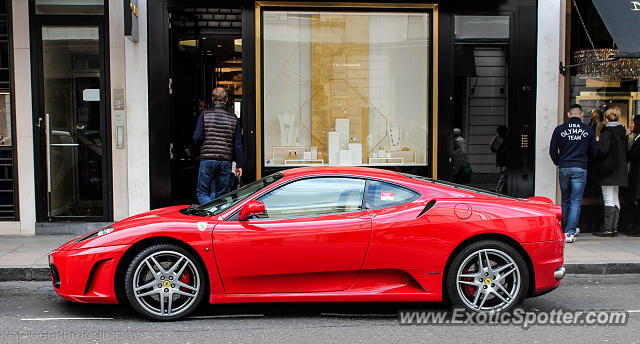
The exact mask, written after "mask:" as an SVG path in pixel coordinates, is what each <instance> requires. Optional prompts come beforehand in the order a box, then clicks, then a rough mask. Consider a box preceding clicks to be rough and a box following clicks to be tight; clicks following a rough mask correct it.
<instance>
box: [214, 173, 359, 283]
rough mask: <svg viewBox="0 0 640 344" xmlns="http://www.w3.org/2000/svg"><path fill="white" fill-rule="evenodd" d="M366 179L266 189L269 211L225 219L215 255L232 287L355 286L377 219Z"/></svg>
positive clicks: (319, 180)
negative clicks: (370, 209)
mask: <svg viewBox="0 0 640 344" xmlns="http://www.w3.org/2000/svg"><path fill="white" fill-rule="evenodd" d="M364 189H365V180H363V179H358V178H342V177H316V178H306V179H299V180H295V181H292V182H290V183H287V184H285V185H283V186H282V187H279V188H276V189H275V190H272V191H270V192H268V193H267V194H265V195H263V196H260V197H259V198H258V200H259V201H261V202H263V203H264V204H265V210H266V212H265V214H263V215H260V216H257V217H250V218H249V219H247V220H245V221H238V220H237V216H232V217H231V219H230V220H228V221H223V222H221V223H219V224H218V225H217V226H216V227H215V229H214V232H213V247H214V254H215V257H216V262H217V264H218V269H219V272H220V276H221V278H222V282H223V284H224V288H225V291H226V292H227V293H286V292H326V291H338V290H344V289H347V288H349V287H350V286H351V285H352V284H353V282H354V281H355V279H356V276H357V274H358V271H360V269H361V267H362V264H363V261H364V258H365V254H366V252H367V246H368V245H369V239H370V236H371V219H370V217H369V216H368V213H367V211H365V210H363V196H364Z"/></svg>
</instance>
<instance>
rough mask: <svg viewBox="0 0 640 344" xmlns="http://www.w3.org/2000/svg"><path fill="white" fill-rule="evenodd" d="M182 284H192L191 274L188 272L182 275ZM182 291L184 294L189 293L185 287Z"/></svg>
mask: <svg viewBox="0 0 640 344" xmlns="http://www.w3.org/2000/svg"><path fill="white" fill-rule="evenodd" d="M179 280H180V282H182V283H184V284H187V285H188V284H189V283H190V282H191V276H190V275H189V273H187V272H186V271H185V272H183V273H182V275H181V276H180V278H179ZM180 290H182V291H184V292H188V290H187V288H185V287H180Z"/></svg>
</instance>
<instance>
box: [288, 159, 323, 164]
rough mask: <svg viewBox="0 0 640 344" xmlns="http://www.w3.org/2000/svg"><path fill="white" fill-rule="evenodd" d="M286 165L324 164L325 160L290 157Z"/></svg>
mask: <svg viewBox="0 0 640 344" xmlns="http://www.w3.org/2000/svg"><path fill="white" fill-rule="evenodd" d="M284 164H285V165H324V161H322V160H317V159H288V160H285V161H284Z"/></svg>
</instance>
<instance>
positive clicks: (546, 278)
mask: <svg viewBox="0 0 640 344" xmlns="http://www.w3.org/2000/svg"><path fill="white" fill-rule="evenodd" d="M522 246H523V247H524V249H525V250H526V251H527V253H528V254H529V257H531V261H532V263H533V271H534V278H535V288H534V290H533V291H532V296H533V295H538V294H541V293H544V292H546V291H548V290H551V289H553V288H556V287H557V286H558V285H560V280H562V277H564V268H563V267H562V265H563V263H564V240H562V239H560V240H554V241H544V242H534V243H526V244H522Z"/></svg>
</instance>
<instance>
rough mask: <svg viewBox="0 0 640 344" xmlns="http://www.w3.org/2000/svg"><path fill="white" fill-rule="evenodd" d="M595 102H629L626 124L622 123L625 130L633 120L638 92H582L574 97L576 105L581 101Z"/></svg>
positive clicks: (639, 97) (638, 96)
mask: <svg viewBox="0 0 640 344" xmlns="http://www.w3.org/2000/svg"><path fill="white" fill-rule="evenodd" d="M585 100H595V101H610V100H622V101H626V102H629V105H628V106H629V109H628V118H627V123H623V124H624V125H625V126H626V127H627V128H628V127H629V125H630V124H631V121H632V120H633V116H634V112H633V110H634V109H635V104H634V102H635V101H638V100H640V92H589V91H582V92H580V95H579V96H576V104H578V105H580V102H581V101H585Z"/></svg>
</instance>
